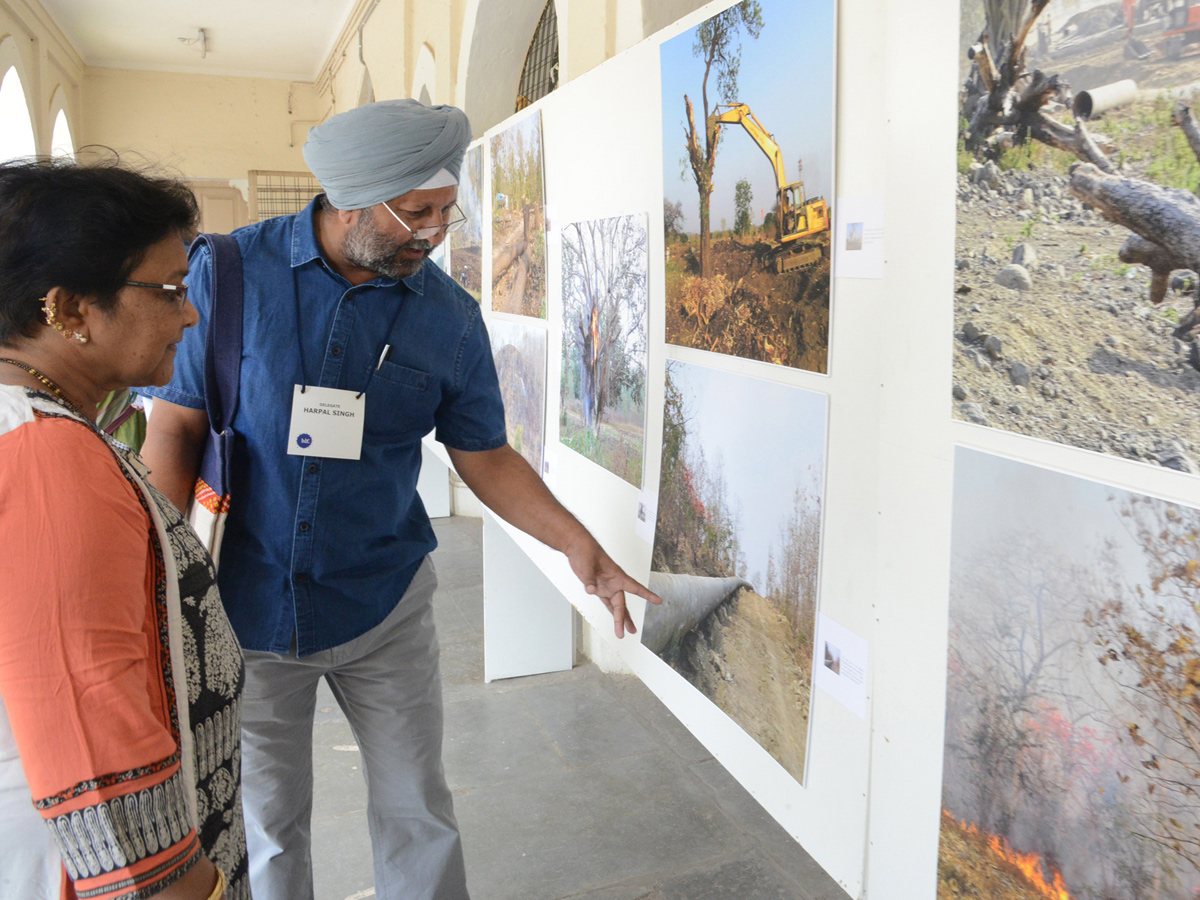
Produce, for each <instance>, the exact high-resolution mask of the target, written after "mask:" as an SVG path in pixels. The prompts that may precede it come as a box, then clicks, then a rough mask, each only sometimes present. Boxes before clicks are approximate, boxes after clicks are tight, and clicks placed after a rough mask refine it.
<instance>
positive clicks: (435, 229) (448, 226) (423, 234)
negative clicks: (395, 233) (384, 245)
mask: <svg viewBox="0 0 1200 900" xmlns="http://www.w3.org/2000/svg"><path fill="white" fill-rule="evenodd" d="M380 206H382V207H383V208H384V209H386V210H387V211H388V212H390V213H391V214H392V218H393V219H395V220H396V221H397V222H399V223H400V224H401V225H403V226H404V228H405V229H406V230H407V231H408V233H409V234H411V235H412V236H413V237H415V238H417V239H418V240H422V241H427V240H429V239H430V238H435V237H437V236H438V235H439V234H445V233H446V232H448V231H453V230H454V229H456V228H458V227H459V226H460V225H462V223H463V222H465V221H467V217H466V216H464V215H463V214H462V210H461V209H459V208H458V204H457V203H455V204H454V212H456V213H458V218H457V219H451V220H450V221H449V222H446V223H445V224H444V225H429V226H428V227H426V228H413V227H412V226H411V225H409V224H408V223H407V222H405V221H404V220H403V219H402V218H400V215H399V213H397V212H396V211H395V210H394V209H392V208H391V207H390V206H388V205H387V204H386V203H381V204H380Z"/></svg>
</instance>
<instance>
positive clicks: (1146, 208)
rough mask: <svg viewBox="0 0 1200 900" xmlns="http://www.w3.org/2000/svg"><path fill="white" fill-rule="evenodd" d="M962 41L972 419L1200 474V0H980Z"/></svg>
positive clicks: (962, 378) (962, 248)
mask: <svg viewBox="0 0 1200 900" xmlns="http://www.w3.org/2000/svg"><path fill="white" fill-rule="evenodd" d="M984 34H986V35H988V37H987V40H986V41H982V40H981V39H980V38H981V35H984ZM960 37H961V47H960V50H961V51H962V56H961V68H960V76H961V90H960V107H959V108H960V128H959V152H958V172H959V175H958V232H957V252H956V263H955V265H956V277H955V316H954V326H955V342H954V383H953V386H952V391H953V408H954V415H955V417H956V418H959V419H961V420H964V421H968V422H974V423H976V424H980V425H990V426H992V427H996V428H1003V429H1005V430H1009V431H1015V432H1019V433H1021V434H1028V435H1033V436H1035V437H1041V438H1047V439H1049V440H1054V441H1059V442H1062V443H1065V444H1070V445H1072V446H1075V447H1082V448H1084V449H1087V450H1094V451H1097V452H1101V453H1109V454H1112V455H1115V456H1120V457H1124V458H1127V459H1136V460H1140V461H1143V462H1146V463H1150V464H1153V465H1160V466H1166V467H1169V468H1173V469H1178V470H1180V471H1184V472H1191V473H1195V472H1197V471H1200V470H1198V469H1197V460H1198V459H1200V456H1198V455H1197V454H1200V420H1197V417H1196V416H1195V415H1194V410H1195V405H1196V402H1197V400H1198V399H1200V371H1198V369H1200V353H1198V352H1197V344H1196V334H1197V331H1198V330H1200V317H1198V316H1197V314H1196V313H1195V309H1196V300H1197V296H1198V295H1197V288H1198V286H1200V282H1198V281H1197V278H1196V275H1195V271H1196V269H1197V267H1200V203H1198V202H1197V200H1196V198H1195V191H1196V189H1197V186H1198V185H1200V125H1198V123H1197V121H1196V118H1195V116H1194V115H1193V113H1192V111H1191V103H1192V92H1193V89H1195V88H1200V3H1193V2H1176V3H1167V2H1157V0H1154V2H1151V0H1118V2H1111V0H1109V2H1099V0H1051V2H1049V3H1045V2H1039V3H1035V4H1033V5H1031V4H1030V3H1029V2H1028V0H1004V2H1002V0H988V3H987V4H986V5H985V3H984V2H983V0H963V3H962V26H961V35H960ZM1022 53H1023V54H1024V55H1022ZM1018 58H1019V60H1020V64H1019V65H1017V66H1013V65H1011V64H1009V63H1008V62H1006V61H1007V60H1012V59H1018ZM1002 70H1003V71H1004V73H1005V74H1004V75H1000V74H999V73H1000V72H1001V71H1002ZM989 85H990V87H989ZM995 104H999V106H1000V107H1001V108H1005V107H1006V108H1008V109H1009V112H1008V113H1007V114H1005V113H1003V112H997V109H996V108H994V106H995Z"/></svg>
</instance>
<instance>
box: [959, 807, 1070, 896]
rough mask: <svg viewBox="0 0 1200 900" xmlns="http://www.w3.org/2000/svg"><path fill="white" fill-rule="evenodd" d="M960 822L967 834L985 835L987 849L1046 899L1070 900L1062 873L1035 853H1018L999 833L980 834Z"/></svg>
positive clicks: (973, 828) (972, 827)
mask: <svg viewBox="0 0 1200 900" xmlns="http://www.w3.org/2000/svg"><path fill="white" fill-rule="evenodd" d="M960 824H961V825H962V827H963V829H964V830H965V831H966V832H967V833H968V834H974V835H979V836H980V837H986V839H987V844H988V849H990V850H991V851H992V852H993V853H994V854H996V855H997V856H999V857H1000V858H1001V859H1003V860H1004V861H1005V862H1007V863H1008V864H1009V865H1012V866H1014V867H1015V868H1016V869H1017V870H1018V871H1019V872H1020V873H1021V874H1022V875H1024V876H1025V878H1026V880H1027V881H1028V882H1029V883H1030V884H1031V885H1032V886H1033V887H1034V888H1036V889H1037V891H1038V893H1040V894H1041V895H1042V896H1043V897H1045V898H1047V900H1072V898H1071V894H1070V892H1068V891H1067V886H1066V884H1064V883H1063V877H1062V874H1061V873H1059V872H1058V871H1057V870H1056V869H1055V868H1054V866H1052V865H1050V864H1049V863H1048V862H1046V861H1045V860H1043V859H1042V858H1041V857H1040V856H1038V855H1037V854H1036V853H1018V852H1017V851H1016V850H1014V849H1013V848H1012V847H1010V846H1009V843H1008V841H1006V840H1005V839H1004V838H1002V837H1000V836H999V835H997V834H988V835H982V834H980V831H979V828H978V826H976V825H968V824H967V823H966V822H960ZM1047 872H1048V873H1049V874H1050V876H1051V877H1050V880H1049V881H1047V880H1046V875H1045V873H1047Z"/></svg>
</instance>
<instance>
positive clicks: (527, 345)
mask: <svg viewBox="0 0 1200 900" xmlns="http://www.w3.org/2000/svg"><path fill="white" fill-rule="evenodd" d="M488 334H489V335H490V336H491V340H492V358H493V359H494V360H495V362H496V377H497V379H498V380H499V382H500V397H501V399H502V400H503V401H504V422H505V426H506V428H507V430H508V443H509V445H510V446H511V447H512V448H513V449H514V450H516V451H517V452H518V453H520V454H521V455H522V456H524V457H525V459H526V460H528V462H529V464H530V465H531V466H533V469H534V471H535V472H537V473H538V474H539V475H541V474H542V450H543V448H544V447H545V443H546V437H545V434H546V329H545V328H539V327H537V326H536V325H524V324H522V323H520V322H511V321H507V320H504V319H495V318H493V319H490V320H489V321H488Z"/></svg>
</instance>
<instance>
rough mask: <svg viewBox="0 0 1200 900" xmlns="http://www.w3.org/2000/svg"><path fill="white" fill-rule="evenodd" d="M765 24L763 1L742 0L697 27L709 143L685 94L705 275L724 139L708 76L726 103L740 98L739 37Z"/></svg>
mask: <svg viewBox="0 0 1200 900" xmlns="http://www.w3.org/2000/svg"><path fill="white" fill-rule="evenodd" d="M762 27H763V18H762V7H761V6H759V4H758V0H741V2H740V3H737V4H735V5H733V6H731V7H730V8H729V9H727V10H725V12H722V13H717V14H716V15H715V16H713V17H712V18H711V19H707V20H705V21H704V22H702V23H701V24H700V26H699V27H698V28H697V29H696V40H695V43H694V44H693V45H692V53H693V54H694V55H695V56H696V57H698V58H700V59H702V60H704V80H703V81H702V82H701V84H700V94H701V100H702V102H703V104H704V115H703V117H702V118H701V119H700V121H701V122H702V123H704V125H705V129H704V146H703V147H701V146H700V141H699V138H698V135H697V132H696V121H695V116H694V115H693V113H692V101H691V99H690V98H689V97H688V95H687V94H684V95H683V105H684V109H685V110H686V112H687V119H686V120H685V123H684V124H685V128H684V133H685V136H686V138H687V151H688V162H689V163H690V164H691V169H692V178H693V179H695V182H696V190H697V191H698V192H699V194H700V275H701V277H703V278H711V277H712V247H711V241H712V237H711V226H710V224H709V204H710V200H711V197H712V192H713V180H712V174H713V166H714V165H715V163H716V160H717V143H718V142H719V141H720V140H721V126H720V125H719V124H718V123H716V122H712V121H710V120H709V114H710V113H711V112H712V108H711V106H710V104H709V99H708V78H709V75H711V74H713V73H715V74H716V78H717V85H716V87H717V92H718V94H719V95H720V97H721V99H722V100H724V101H725V102H726V103H729V102H732V101H733V100H735V99H737V79H738V70H739V69H740V68H741V64H742V45H741V41H740V40H739V36H740V34H741V31H742V29H745V31H746V33H747V34H749V35H750V37H752V38H755V39H757V38H758V35H759V33H760V32H761V31H762Z"/></svg>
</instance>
